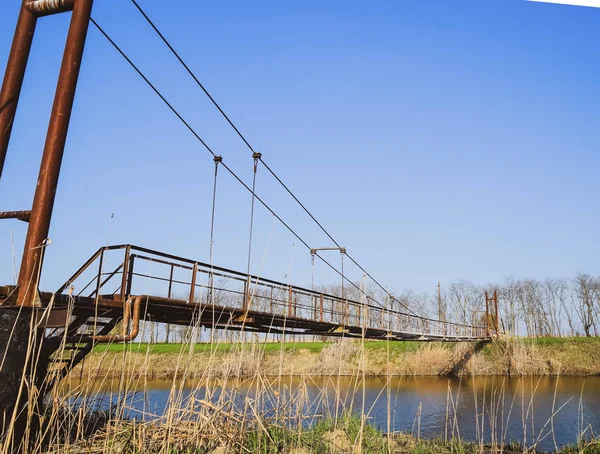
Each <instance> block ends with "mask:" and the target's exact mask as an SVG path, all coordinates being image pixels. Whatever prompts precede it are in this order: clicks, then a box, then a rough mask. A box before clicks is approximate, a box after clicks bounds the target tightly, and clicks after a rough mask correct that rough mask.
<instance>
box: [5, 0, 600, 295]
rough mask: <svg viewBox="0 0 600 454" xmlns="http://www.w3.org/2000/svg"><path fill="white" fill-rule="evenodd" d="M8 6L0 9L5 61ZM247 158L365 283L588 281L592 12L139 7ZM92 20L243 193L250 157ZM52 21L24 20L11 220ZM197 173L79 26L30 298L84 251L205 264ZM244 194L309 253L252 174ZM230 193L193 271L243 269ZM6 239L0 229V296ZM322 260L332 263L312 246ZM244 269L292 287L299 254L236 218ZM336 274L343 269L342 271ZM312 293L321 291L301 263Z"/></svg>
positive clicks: (409, 4)
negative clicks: (111, 250) (46, 233)
mask: <svg viewBox="0 0 600 454" xmlns="http://www.w3.org/2000/svg"><path fill="white" fill-rule="evenodd" d="M19 3H20V2H18V1H12V2H3V3H2V6H0V62H2V64H4V62H5V61H6V58H7V55H8V52H9V48H10V43H11V39H12V34H13V31H14V25H15V23H16V19H17V14H18V5H19ZM140 3H141V5H142V7H144V8H145V9H146V11H147V13H148V14H149V15H150V17H152V18H153V19H154V20H155V22H156V23H157V25H158V26H159V27H160V29H161V30H162V31H163V32H164V33H165V34H166V36H167V37H168V38H169V39H170V40H171V41H172V43H173V44H174V46H175V47H176V48H177V49H178V50H179V51H180V53H181V54H182V56H183V57H184V58H185V59H186V61H187V62H188V63H189V65H190V66H191V68H192V69H193V70H194V71H195V72H196V74H197V75H198V77H199V78H200V80H201V81H202V82H203V83H205V85H206V86H207V88H208V89H209V90H210V91H211V93H212V94H213V95H214V96H215V98H216V99H217V100H218V101H219V102H220V103H221V105H222V106H223V108H224V109H225V111H226V112H227V113H228V114H229V115H230V116H231V118H232V119H233V120H234V122H235V123H236V124H237V125H238V127H239V128H240V129H241V130H242V131H243V133H244V134H245V135H246V137H247V138H248V139H249V141H250V142H251V143H252V144H253V146H254V147H255V148H256V149H257V150H260V151H261V152H262V153H263V157H264V159H265V160H266V162H267V163H268V164H269V165H270V166H271V167H272V168H273V169H274V170H275V171H276V172H277V173H278V174H279V175H280V176H281V177H282V178H283V179H284V181H285V182H286V183H287V184H288V185H289V187H290V188H292V190H293V191H294V192H295V193H296V194H297V195H298V197H299V198H300V199H301V200H302V201H303V202H304V203H305V204H306V205H307V206H308V207H309V208H310V209H311V210H312V211H313V213H314V214H315V215H316V217H317V218H318V219H319V220H320V221H321V222H322V223H323V224H324V225H325V226H326V227H327V228H328V229H329V230H330V232H331V233H332V234H333V236H334V237H335V238H336V239H337V241H338V242H340V243H341V244H342V245H344V246H346V248H347V249H348V251H349V252H350V253H351V254H352V255H353V256H354V257H355V258H356V259H358V261H359V262H360V263H361V264H363V266H365V267H366V268H367V269H368V270H369V271H370V272H371V273H372V274H373V275H374V276H375V277H376V278H378V279H379V280H380V281H381V282H382V283H385V284H386V285H389V286H391V287H392V288H393V289H395V290H398V291H399V290H402V289H405V288H411V289H413V290H415V291H417V292H424V291H427V292H431V293H433V292H435V290H436V285H437V282H438V281H441V282H442V283H443V284H448V283H449V282H451V281H453V280H457V279H468V280H471V281H473V282H475V283H478V284H486V283H489V282H497V281H501V280H502V279H503V278H505V277H507V276H511V275H512V276H516V277H534V278H542V277H545V276H566V277H569V276H572V275H573V274H575V273H577V272H588V273H592V274H597V273H598V256H599V252H600V241H599V240H598V233H597V232H598V224H599V221H600V214H599V211H598V209H597V195H598V194H599V193H600V182H599V179H598V169H600V157H599V153H598V146H599V142H600V132H599V130H598V119H599V118H600V103H599V102H598V100H599V99H600V97H599V95H600V86H599V82H598V81H599V80H600V79H599V77H598V74H599V72H600V54H599V53H598V51H597V43H598V40H599V38H600V27H599V25H600V10H596V9H592V8H581V7H569V6H561V5H550V4H542V3H533V2H525V1H523V0H487V1H483V0H481V1H467V0H464V1H462V0H453V1H448V0H443V1H442V0H432V1H429V0H428V1H425V0H422V1H388V2H385V1H375V2H358V1H343V2H342V1H330V2H317V1H304V2H275V1H264V2H237V1H223V2H196V1H191V0H183V1H181V2H177V3H178V7H177V8H174V7H172V6H166V4H165V2H162V1H161V2H159V1H155V0H140ZM93 15H94V17H95V18H96V19H97V20H98V22H99V23H100V24H102V26H103V27H104V28H105V29H106V30H107V31H108V32H109V33H110V34H111V36H113V38H114V39H115V40H116V41H117V42H118V43H119V44H121V45H122V47H123V48H124V50H125V51H126V52H127V53H128V54H129V55H130V56H131V58H132V59H133V60H134V61H135V62H136V63H138V64H139V66H140V67H141V68H142V70H143V71H144V72H146V73H147V75H148V76H149V77H150V79H151V80H152V81H153V82H155V83H156V85H157V86H158V87H159V88H160V89H161V90H162V91H163V92H164V93H165V95H166V96H167V98H168V99H169V100H170V101H172V102H173V104H175V105H176V106H177V108H178V109H179V110H180V111H181V112H182V113H183V115H184V116H185V117H186V118H187V119H188V120H189V121H190V123H192V124H193V126H194V127H195V128H196V130H197V131H198V132H199V133H200V134H201V136H202V137H203V138H204V139H205V140H206V141H207V142H208V143H209V144H210V146H211V147H212V148H213V149H214V150H215V151H216V152H217V153H219V154H222V155H223V157H224V160H225V161H226V162H227V163H228V165H230V166H231V167H232V168H233V169H234V170H235V171H236V172H238V173H239V175H240V176H241V177H242V178H243V179H244V180H245V181H247V182H250V181H251V175H252V158H251V153H250V152H249V150H248V149H246V148H245V147H244V145H243V143H242V142H241V141H240V140H239V139H238V138H237V137H236V136H235V135H234V133H233V132H232V131H231V129H230V128H229V127H228V125H227V124H226V123H225V121H224V120H223V119H222V118H220V117H219V115H218V112H217V111H216V110H215V109H214V108H213V107H212V106H211V105H210V104H209V102H208V101H207V99H206V97H205V96H204V95H203V93H202V92H201V91H200V90H199V89H198V88H197V87H196V86H195V85H194V83H193V81H191V80H190V79H189V77H187V75H186V74H185V72H184V71H183V69H182V68H181V67H179V66H178V64H177V62H176V61H175V60H174V58H173V57H172V56H171V55H170V54H169V53H168V51H167V50H166V48H165V47H164V45H162V43H161V42H160V41H159V40H158V38H157V37H156V36H155V35H154V34H153V32H152V30H151V29H150V28H149V26H148V25H147V24H146V23H145V22H144V21H143V19H142V18H141V17H140V16H139V14H138V13H137V12H136V10H135V8H134V7H133V5H132V4H131V3H130V2H127V1H117V0H102V1H100V0H97V1H96V4H95V6H94V13H93ZM68 19H69V15H61V16H56V17H49V18H45V19H43V20H40V21H39V24H38V29H37V32H36V40H35V43H34V48H33V51H32V55H31V61H30V67H29V71H28V74H27V78H26V81H25V85H24V91H23V96H22V99H21V104H20V106H19V111H18V114H17V117H16V120H15V121H16V122H15V127H14V130H13V137H12V141H11V146H10V148H9V154H8V158H7V162H6V165H5V169H4V174H3V177H2V180H1V181H0V210H13V209H28V208H29V207H30V205H31V200H32V197H33V191H34V188H35V182H36V177H37V172H38V169H39V161H40V157H41V152H42V149H43V143H44V137H45V132H46V128H47V123H48V116H49V112H50V108H51V105H52V99H53V91H54V88H55V85H56V78H57V75H58V69H59V66H60V57H61V53H62V48H63V46H64V38H65V35H66V31H67V26H68ZM212 173H213V162H212V158H211V156H210V155H209V154H208V153H207V152H206V151H205V150H204V149H203V148H202V147H201V146H200V145H199V144H198V142H197V141H196V140H195V139H194V137H193V136H192V135H191V134H190V133H189V132H188V131H187V130H186V129H185V128H184V127H183V126H182V125H181V124H180V123H179V122H178V120H177V119H176V118H175V117H174V116H173V115H172V113H170V112H169V111H168V110H167V109H166V108H165V107H164V106H163V105H162V104H161V102H160V100H158V98H156V96H155V95H154V94H153V93H152V92H151V91H150V89H149V88H148V87H146V86H145V85H144V84H143V83H142V82H141V80H140V79H139V77H138V76H137V75H136V74H135V73H134V72H133V71H132V70H131V69H130V68H129V67H128V66H127V64H126V63H125V62H124V61H123V60H122V58H121V57H120V56H118V55H117V54H116V52H115V51H114V50H113V49H112V48H111V47H110V46H109V45H108V43H107V42H106V41H105V40H104V38H102V37H101V36H100V34H99V33H98V32H97V31H96V30H95V29H94V28H93V27H91V28H90V33H89V38H88V43H87V47H86V54H85V57H84V64H83V68H82V72H81V76H80V85H79V88H78V92H77V97H76V101H75V108H74V111H73V117H72V123H71V129H70V131H69V138H68V142H67V147H66V151H65V156H64V161H63V169H62V173H61V179H60V183H59V187H58V192H57V197H56V205H55V211H54V217H53V221H52V228H51V232H50V237H51V239H52V246H51V247H50V249H49V250H48V252H47V257H46V268H45V271H44V275H43V284H42V286H43V287H44V288H47V289H53V288H55V287H58V285H59V284H60V283H62V281H63V280H64V279H66V278H67V277H68V276H69V275H70V274H71V273H72V272H73V271H74V270H75V269H76V268H77V267H78V266H79V265H80V264H81V263H82V262H83V261H84V260H85V259H86V258H87V257H88V256H89V255H91V254H92V253H93V252H94V251H95V250H96V249H97V248H98V247H100V246H101V245H103V244H105V243H106V241H107V237H108V230H109V219H110V215H111V213H113V212H114V213H115V217H114V219H113V221H112V227H111V233H110V242H111V243H134V244H139V245H142V246H147V247H152V248H156V249H159V250H163V251H165V252H170V253H174V254H179V255H183V256H187V257H190V258H197V259H198V260H208V246H209V245H208V242H209V237H208V232H209V228H210V202H211V196H212V194H211V190H212ZM257 193H258V194H259V195H261V196H262V197H264V199H265V200H266V201H267V202H268V203H269V204H271V205H272V206H273V207H274V208H275V209H276V211H277V212H278V213H280V214H281V216H282V217H283V218H284V220H286V222H288V223H289V224H290V225H291V226H293V227H294V229H296V230H297V231H298V233H299V234H300V235H301V236H302V237H303V238H305V239H306V241H307V242H308V243H309V244H310V245H312V246H315V247H319V246H328V245H330V241H328V239H327V237H326V236H325V235H324V234H323V233H321V232H320V231H319V229H318V228H317V227H316V226H314V225H313V224H312V223H311V221H310V219H309V218H308V217H307V216H306V215H305V214H303V212H302V211H301V209H300V208H299V207H297V206H296V205H294V203H293V201H292V200H291V199H290V198H289V196H288V195H287V194H286V193H285V192H284V191H283V190H282V189H281V188H280V187H278V186H277V184H276V183H275V182H274V181H273V179H272V178H271V177H269V176H268V175H267V174H266V172H265V171H264V169H259V174H258V177H257ZM249 211H250V198H249V195H248V193H246V192H245V191H244V190H243V189H241V187H240V186H239V185H238V184H237V183H235V182H234V181H233V179H232V178H231V177H230V176H228V175H226V174H225V173H224V172H222V173H221V174H220V178H219V192H218V202H217V222H216V226H217V234H216V238H215V259H214V261H215V263H217V264H219V265H222V266H227V267H232V268H237V269H240V270H245V267H246V260H247V247H248V224H249ZM11 231H12V232H13V236H14V242H15V249H16V255H17V260H19V259H20V256H21V251H22V245H23V241H24V236H25V224H23V223H20V222H19V221H4V222H2V223H1V224H0V275H1V276H2V282H11V281H12V276H13V265H12V255H11V241H10V234H11ZM330 258H331V260H332V262H333V263H336V264H339V257H338V256H337V255H334V254H333V253H330ZM252 270H253V271H254V272H257V273H258V272H261V273H262V274H264V275H266V276H269V277H271V278H275V279H285V280H290V281H291V282H297V283H298V284H304V285H308V284H309V283H310V254H309V253H308V251H307V250H305V249H304V247H303V246H302V245H301V244H300V243H299V242H298V241H297V240H295V239H294V238H293V237H292V236H291V235H290V234H289V233H288V232H286V231H285V228H284V227H283V226H281V225H279V224H278V223H276V222H273V219H272V217H271V216H270V215H269V214H268V213H267V212H266V211H265V210H264V209H261V208H257V212H256V220H255V240H254V245H253V257H252ZM347 271H348V275H349V277H351V278H352V279H356V280H358V279H360V277H361V274H360V272H359V271H358V270H356V269H353V268H351V267H349V266H348V267H347ZM316 272H317V282H318V283H327V282H329V283H333V282H337V279H336V278H335V277H334V276H333V274H332V273H330V272H326V270H325V268H324V267H323V266H322V265H321V266H318V267H317V270H316Z"/></svg>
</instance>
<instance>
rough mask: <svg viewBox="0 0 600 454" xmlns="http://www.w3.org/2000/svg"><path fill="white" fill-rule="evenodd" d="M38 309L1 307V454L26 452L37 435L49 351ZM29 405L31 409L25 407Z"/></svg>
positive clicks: (41, 411) (44, 391)
mask: <svg viewBox="0 0 600 454" xmlns="http://www.w3.org/2000/svg"><path fill="white" fill-rule="evenodd" d="M37 317H38V310H37V309H35V308H33V309H29V308H21V309H17V308H15V307H8V308H0V355H1V356H0V358H1V361H0V428H1V437H2V443H3V444H4V448H5V451H4V452H13V453H14V452H27V448H28V445H29V444H30V443H34V442H35V441H36V440H38V439H39V436H40V433H41V432H40V430H41V427H40V417H41V415H42V413H43V410H44V408H43V399H44V396H45V394H46V391H47V390H46V378H47V377H46V375H47V373H48V362H49V357H50V352H49V350H48V345H46V344H47V343H48V342H44V333H43V329H35V328H34V324H35V323H36V322H37ZM30 405H32V407H33V408H27V407H28V406H30Z"/></svg>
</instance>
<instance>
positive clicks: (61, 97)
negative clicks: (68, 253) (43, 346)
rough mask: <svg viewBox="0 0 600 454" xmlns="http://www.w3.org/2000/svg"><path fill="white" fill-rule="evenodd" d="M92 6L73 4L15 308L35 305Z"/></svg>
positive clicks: (82, 0) (83, 1)
mask: <svg viewBox="0 0 600 454" xmlns="http://www.w3.org/2000/svg"><path fill="white" fill-rule="evenodd" d="M92 4H93V0H76V1H75V2H74V5H73V14H72V17H71V24H70V26H69V32H68V35H67V42H66V45H65V52H64V55H63V60H62V65H61V68H60V73H59V76H58V84H57V88H56V94H55V97H54V105H53V106H52V113H51V114H50V124H49V126H48V133H47V135H46V144H45V146H44V153H43V155H42V163H41V166H40V172H39V176H38V182H37V186H36V190H35V195H34V198H33V206H32V209H31V218H30V221H29V228H28V229H27V237H26V239H25V248H24V250H23V259H22V261H21V269H20V271H19V283H18V284H19V294H18V296H17V304H18V305H19V306H33V305H34V304H35V297H36V295H37V276H38V274H39V272H38V270H40V271H41V262H42V258H43V257H42V252H43V245H44V244H45V242H46V239H47V238H48V232H49V230H50V219H51V218H52V209H53V207H54V197H55V195H56V187H57V185H58V177H59V174H60V168H61V164H62V157H63V152H64V149H65V142H66V140H67V132H68V129H69V121H70V119H71V111H72V108H73V101H74V99H75V89H76V87H77V80H78V78H79V69H80V67H81V61H82V57H83V49H84V46H85V39H86V36H87V30H88V25H89V22H90V15H91V12H92Z"/></svg>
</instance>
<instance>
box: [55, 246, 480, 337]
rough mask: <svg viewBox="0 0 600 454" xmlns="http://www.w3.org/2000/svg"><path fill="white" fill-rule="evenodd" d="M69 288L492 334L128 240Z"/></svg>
mask: <svg viewBox="0 0 600 454" xmlns="http://www.w3.org/2000/svg"><path fill="white" fill-rule="evenodd" d="M70 287H72V291H73V292H74V293H75V294H76V295H82V296H88V297H102V298H107V297H108V298H114V299H119V300H122V301H124V300H125V298H126V297H127V296H129V295H135V294H152V295H154V296H163V297H166V298H171V299H177V300H185V301H188V302H189V303H199V304H208V305H214V306H219V307H225V308H234V309H242V310H247V311H258V312H261V313H265V314H271V315H273V316H279V317H281V316H283V317H288V318H290V319H301V320H305V321H313V322H318V323H328V324H331V325H335V327H341V328H343V327H359V328H363V329H369V330H380V331H381V332H382V333H384V335H385V333H388V334H389V335H391V336H393V333H404V334H414V335H415V336H418V335H423V336H428V337H438V338H483V337H487V336H488V334H489V333H488V330H487V328H486V327H484V326H471V325H465V324H459V323H450V322H444V321H440V320H433V319H429V318H425V317H419V316H416V315H413V314H408V313H403V312H401V311H397V310H392V309H390V308H387V307H382V306H381V305H379V304H378V303H377V302H375V301H374V300H373V299H372V298H371V297H370V296H364V297H363V298H362V301H353V300H350V299H347V298H341V297H340V296H338V295H332V294H327V293H323V292H319V291H316V290H311V289H307V288H303V287H296V286H292V285H288V284H285V283H282V282H278V281H274V280H271V279H267V278H263V277H259V276H254V275H251V276H248V275H247V274H245V273H240V272H238V271H235V270H230V269H227V268H222V267H218V266H212V265H210V264H207V263H203V262H198V261H194V260H190V259H186V258H183V257H177V256H174V255H170V254H165V253H161V252H158V251H154V250H151V249H146V248H142V247H138V246H132V245H119V246H107V247H103V248H101V249H99V250H98V251H97V252H96V254H94V255H93V256H92V257H91V258H90V259H89V260H88V261H87V262H86V263H85V264H84V265H83V266H82V267H81V268H80V269H79V270H78V271H77V272H76V273H75V274H74V275H73V276H72V277H71V278H70V279H69V280H68V281H67V282H66V283H65V284H64V285H63V286H61V288H60V289H59V290H58V293H62V292H65V291H67V290H68V289H69V288H70ZM332 329H333V328H332Z"/></svg>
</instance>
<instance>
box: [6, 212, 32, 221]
mask: <svg viewBox="0 0 600 454" xmlns="http://www.w3.org/2000/svg"><path fill="white" fill-rule="evenodd" d="M30 216H31V211H29V210H26V211H0V219H18V220H19V221H23V222H29V217H30Z"/></svg>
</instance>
